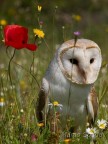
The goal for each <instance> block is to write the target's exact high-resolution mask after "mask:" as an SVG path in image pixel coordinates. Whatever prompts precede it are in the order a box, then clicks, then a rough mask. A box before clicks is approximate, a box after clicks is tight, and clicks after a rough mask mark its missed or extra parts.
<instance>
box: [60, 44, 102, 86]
mask: <svg viewBox="0 0 108 144" xmlns="http://www.w3.org/2000/svg"><path fill="white" fill-rule="evenodd" d="M101 61H102V58H101V53H100V50H99V48H98V47H96V45H95V46H93V47H89V48H86V45H85V47H84V46H81V47H80V46H78V47H77V46H76V47H74V48H71V47H70V48H67V49H64V50H62V52H61V54H60V62H59V65H60V69H61V71H62V72H63V74H64V75H65V77H66V78H67V79H68V80H70V81H71V82H74V83H78V84H92V83H94V82H95V81H96V79H97V76H98V73H99V70H100V67H101Z"/></svg>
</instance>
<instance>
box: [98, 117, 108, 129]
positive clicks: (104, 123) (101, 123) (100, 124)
mask: <svg viewBox="0 0 108 144" xmlns="http://www.w3.org/2000/svg"><path fill="white" fill-rule="evenodd" d="M97 125H98V127H99V128H100V129H105V128H106V126H107V121H106V120H104V119H102V120H98V121H97Z"/></svg>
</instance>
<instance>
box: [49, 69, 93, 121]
mask: <svg viewBox="0 0 108 144" xmlns="http://www.w3.org/2000/svg"><path fill="white" fill-rule="evenodd" d="M47 80H48V82H49V96H48V97H49V101H50V103H53V102H54V101H57V102H58V103H59V104H60V105H62V109H60V114H61V116H63V117H67V116H71V117H73V118H75V120H77V121H78V123H80V122H84V121H85V117H86V110H85V109H86V108H85V104H86V100H87V97H88V95H89V92H90V87H91V86H90V85H85V86H82V85H78V84H75V83H72V82H70V81H68V80H67V79H66V78H65V76H64V75H63V74H62V73H61V71H60V69H59V68H58V67H57V68H56V71H54V69H53V71H52V73H51V71H50V74H49V75H47Z"/></svg>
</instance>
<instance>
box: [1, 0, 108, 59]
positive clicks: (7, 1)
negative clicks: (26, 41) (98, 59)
mask: <svg viewBox="0 0 108 144" xmlns="http://www.w3.org/2000/svg"><path fill="white" fill-rule="evenodd" d="M38 5H41V6H42V11H41V14H40V20H41V21H43V30H44V32H45V39H46V40H47V43H48V45H49V47H50V49H52V47H54V45H53V44H52V42H55V43H56V44H61V43H62V42H63V26H65V29H64V33H65V40H68V39H71V38H72V37H73V31H76V30H79V31H81V37H84V38H87V39H91V40H94V41H95V42H96V43H98V45H99V46H100V47H101V49H102V53H103V57H104V58H105V59H107V60H108V58H107V55H108V48H107V45H108V1H107V0H86V1H84V0H72V1H71V0H70V1H65V0H62V1H60V0H53V1H50V0H37V1H36V0H31V1H30V0H0V19H5V20H6V21H7V23H8V24H19V25H23V26H26V27H28V28H29V30H30V33H32V29H33V28H36V27H37V28H38V27H39V26H38V22H37V17H38V11H37V6H38ZM74 15H79V16H80V17H81V19H80V20H75V19H74V17H73V16H74ZM32 39H33V34H31V35H30V40H31V41H32ZM104 54H105V55H104Z"/></svg>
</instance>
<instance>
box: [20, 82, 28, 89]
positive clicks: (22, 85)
mask: <svg viewBox="0 0 108 144" xmlns="http://www.w3.org/2000/svg"><path fill="white" fill-rule="evenodd" d="M20 87H21V88H22V89H26V88H27V85H26V83H25V81H24V80H21V81H20Z"/></svg>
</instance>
